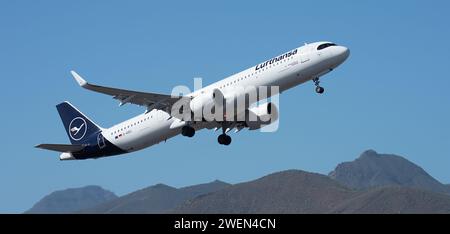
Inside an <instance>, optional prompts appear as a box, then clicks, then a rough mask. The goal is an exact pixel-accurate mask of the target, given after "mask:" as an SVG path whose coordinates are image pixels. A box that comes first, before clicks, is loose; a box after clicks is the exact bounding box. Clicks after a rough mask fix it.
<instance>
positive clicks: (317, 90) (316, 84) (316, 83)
mask: <svg viewBox="0 0 450 234" xmlns="http://www.w3.org/2000/svg"><path fill="white" fill-rule="evenodd" d="M313 81H314V85H315V86H316V93H318V94H322V93H323V92H325V89H324V88H323V87H322V86H320V85H319V84H320V81H319V78H318V77H316V78H314V79H313Z"/></svg>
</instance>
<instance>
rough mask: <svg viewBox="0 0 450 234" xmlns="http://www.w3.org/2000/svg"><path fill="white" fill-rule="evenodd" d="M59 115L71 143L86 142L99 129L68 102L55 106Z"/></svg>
mask: <svg viewBox="0 0 450 234" xmlns="http://www.w3.org/2000/svg"><path fill="white" fill-rule="evenodd" d="M56 109H58V113H59V116H61V120H62V122H63V124H64V128H65V129H66V132H67V135H68V136H69V139H70V142H72V144H76V145H80V144H84V143H88V142H87V140H88V139H89V136H92V135H93V134H95V133H98V132H99V131H101V128H100V127H99V126H98V125H97V124H95V123H94V122H92V120H90V119H89V118H88V117H86V116H85V115H84V114H83V113H81V112H80V111H79V110H78V109H77V108H75V107H74V106H73V105H72V104H70V103H69V102H63V103H61V104H58V105H57V106H56Z"/></svg>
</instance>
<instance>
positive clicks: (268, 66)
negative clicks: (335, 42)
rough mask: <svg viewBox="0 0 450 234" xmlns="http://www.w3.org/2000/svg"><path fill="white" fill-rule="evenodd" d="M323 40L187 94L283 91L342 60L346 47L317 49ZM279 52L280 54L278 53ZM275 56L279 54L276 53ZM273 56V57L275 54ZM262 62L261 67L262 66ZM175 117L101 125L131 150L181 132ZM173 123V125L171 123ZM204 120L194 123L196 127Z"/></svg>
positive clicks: (161, 114) (157, 114)
mask: <svg viewBox="0 0 450 234" xmlns="http://www.w3.org/2000/svg"><path fill="white" fill-rule="evenodd" d="M323 43H326V42H317V43H311V44H307V45H305V46H302V47H299V48H297V49H296V52H295V54H293V55H292V56H289V57H287V58H285V59H283V60H280V61H277V60H276V59H271V60H269V61H271V62H266V61H265V62H263V63H261V64H258V65H257V66H253V67H251V68H249V69H246V70H244V71H242V72H239V73H236V74H234V75H232V76H229V77H227V78H225V79H223V80H220V81H218V82H215V83H213V84H211V85H208V86H206V87H204V88H202V89H199V90H196V91H194V92H192V93H190V94H188V95H187V96H190V97H192V98H194V97H196V96H198V95H200V94H203V93H209V92H212V91H213V90H215V89H219V90H220V91H221V92H222V93H224V94H227V93H230V92H233V90H234V89H235V88H236V87H237V86H241V87H246V86H252V87H256V88H257V87H259V86H278V87H279V91H280V92H283V91H285V90H287V89H289V88H292V87H294V86H297V85H299V84H301V83H304V82H306V81H309V80H311V79H313V78H316V77H320V76H322V75H324V74H326V73H328V72H330V71H331V70H333V69H334V68H336V67H337V66H339V65H340V64H341V63H343V62H344V61H345V59H346V58H347V57H348V55H349V50H348V49H347V48H345V47H342V46H333V47H328V48H326V49H322V50H318V49H317V47H318V46H319V45H321V44H323ZM280 56H281V55H280ZM277 57H278V56H277ZM277 57H274V58H277ZM261 65H263V67H262V68H261ZM176 121H179V120H178V119H176V118H173V117H171V115H170V114H169V113H167V112H166V111H163V110H160V109H153V110H151V111H150V112H148V113H144V114H141V115H138V116H136V117H134V118H132V119H129V120H126V121H124V122H122V123H119V124H117V125H115V126H113V127H111V128H108V129H102V130H103V133H104V137H105V138H106V139H107V140H109V141H110V142H111V143H113V144H114V145H116V146H118V147H119V148H121V149H123V150H125V151H127V152H131V151H136V150H140V149H143V148H146V147H149V146H152V145H154V144H157V143H159V142H161V141H165V140H167V139H169V138H171V137H174V136H176V135H178V134H180V128H173V125H174V123H175V122H176ZM171 126H172V127H171ZM205 127H207V124H200V125H198V126H195V128H196V129H197V130H199V129H202V128H205Z"/></svg>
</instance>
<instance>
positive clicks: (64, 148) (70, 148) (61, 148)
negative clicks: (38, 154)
mask: <svg viewBox="0 0 450 234" xmlns="http://www.w3.org/2000/svg"><path fill="white" fill-rule="evenodd" d="M35 147H36V148H40V149H46V150H52V151H57V152H63V153H73V152H78V151H81V150H83V149H84V147H85V146H83V145H64V144H40V145H37V146H35Z"/></svg>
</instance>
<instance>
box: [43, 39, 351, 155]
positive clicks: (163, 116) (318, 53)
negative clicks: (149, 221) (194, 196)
mask: <svg viewBox="0 0 450 234" xmlns="http://www.w3.org/2000/svg"><path fill="white" fill-rule="evenodd" d="M349 55H350V50H349V49H348V48H346V47H344V46H340V45H337V44H335V43H333V42H328V41H321V42H314V43H309V44H307V43H305V45H303V46H300V47H298V48H295V49H293V50H290V51H288V52H286V53H283V54H281V55H278V56H276V57H273V58H271V59H269V60H266V61H264V62H262V63H259V64H257V65H256V66H253V67H250V68H248V69H246V70H244V71H241V72H239V73H236V74H234V75H231V76H229V77H227V78H225V79H223V80H220V81H218V82H215V83H213V84H210V85H208V86H206V87H203V88H201V89H198V90H195V91H194V92H191V93H189V94H187V95H167V94H158V93H149V92H139V91H132V90H125V89H117V88H111V87H105V86H99V85H94V84H91V83H88V82H87V81H86V80H85V79H83V78H82V77H81V76H80V75H79V74H78V73H76V72H75V71H71V75H72V76H73V78H74V79H75V80H76V82H77V83H78V85H79V86H81V87H82V88H84V89H87V90H90V91H94V92H98V93H102V94H106V95H109V96H112V97H113V98H114V99H117V100H119V101H120V104H119V105H120V106H121V105H124V104H126V103H131V104H136V105H139V106H143V107H145V108H146V110H145V112H144V113H143V114H140V115H138V116H136V117H133V118H131V119H129V120H126V121H124V122H121V123H119V124H117V125H114V126H112V127H110V128H102V127H100V126H99V125H97V124H96V123H94V122H93V121H92V120H91V119H90V118H89V117H87V116H86V115H84V114H83V113H82V112H81V111H79V110H78V109H77V108H76V107H75V106H73V105H72V104H70V103H69V102H67V101H65V102H62V103H60V104H58V105H57V106H56V108H57V110H58V113H59V115H60V117H61V120H62V122H63V124H64V127H65V129H66V132H67V135H68V137H69V140H70V142H71V144H40V145H37V146H35V147H36V148H41V149H46V150H52V151H57V152H60V153H61V154H60V157H59V158H60V160H82V159H97V158H101V157H107V156H114V155H120V154H125V153H130V152H134V151H138V150H141V149H144V148H147V147H149V146H152V145H155V144H158V143H160V142H162V141H166V140H168V139H170V138H172V137H174V136H177V135H179V134H181V135H183V136H186V137H193V136H194V135H195V132H196V131H199V130H201V129H214V130H216V131H217V130H219V129H221V130H222V134H220V135H219V136H218V142H219V144H221V145H229V144H230V143H231V137H230V136H229V135H228V134H227V133H228V132H229V131H231V130H232V129H235V131H236V132H238V131H240V130H242V129H244V128H247V129H249V130H255V129H260V128H261V127H263V126H266V125H267V124H271V123H273V122H274V121H276V120H278V107H277V106H276V105H275V104H273V103H271V102H266V103H264V104H259V105H257V106H253V107H251V106H250V105H252V104H255V103H256V102H259V101H261V100H262V99H263V98H265V99H267V98H268V97H270V96H272V95H273V94H272V93H268V95H267V97H264V96H262V97H260V92H258V91H257V93H258V94H257V95H256V96H257V97H256V100H251V101H248V102H252V103H247V104H246V106H245V107H244V111H242V110H235V108H230V109H229V110H228V108H226V107H224V106H226V105H228V104H227V103H234V102H236V97H237V96H244V97H247V96H245V95H249V93H247V89H238V87H256V88H258V87H277V88H278V89H279V92H280V93H281V92H283V91H285V90H288V89H290V88H292V87H295V86H297V85H299V84H303V83H305V82H307V81H313V83H314V85H315V91H316V92H317V93H318V94H322V93H324V88H323V87H322V86H320V80H319V78H321V77H322V76H324V75H325V74H327V73H329V72H331V71H333V70H334V69H335V68H336V67H338V66H339V65H341V64H342V63H343V62H344V61H345V60H346V59H347V58H348V57H349ZM238 90H239V91H238ZM242 90H244V91H242ZM248 90H251V89H248ZM257 90H259V89H257ZM238 93H239V94H238ZM247 99H248V97H247ZM218 100H219V101H218ZM179 103H182V105H180V104H179ZM211 103H213V104H214V105H216V106H214V108H216V107H217V110H222V109H223V111H224V112H223V113H221V114H223V116H225V117H226V118H225V119H221V120H220V121H217V120H212V121H207V120H206V119H205V118H204V117H201V118H195V117H194V119H189V118H186V119H184V118H183V116H185V115H188V116H190V117H191V116H192V114H193V113H194V112H196V111H199V110H201V109H202V108H205V106H207V105H208V104H211ZM176 105H180V106H182V107H185V106H187V107H188V110H189V109H190V110H189V111H184V112H183V111H181V112H180V113H181V115H176V114H173V113H174V112H173V109H174V108H175V109H177V108H178V107H175V106H176ZM170 110H172V112H171V111H170ZM180 110H181V108H180ZM212 110H216V109H212ZM231 110H233V111H231ZM200 112H201V111H200ZM241 112H244V113H245V114H248V115H252V116H256V119H252V121H250V119H249V118H248V117H245V118H244V119H243V120H242V119H241V120H237V119H236V118H234V117H236V115H237V114H239V113H241ZM218 113H220V112H219V111H218ZM230 113H231V114H230ZM227 114H229V115H230V116H231V115H232V117H233V118H231V117H229V118H228V116H227ZM262 117H269V118H268V119H269V120H268V121H267V120H266V121H263V120H262V119H263V118H262Z"/></svg>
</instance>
